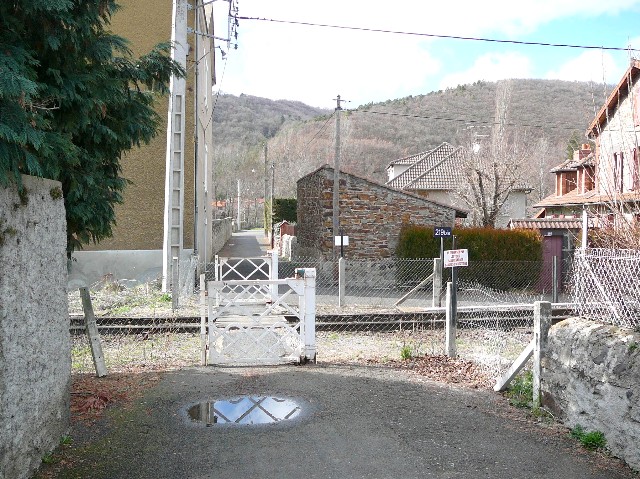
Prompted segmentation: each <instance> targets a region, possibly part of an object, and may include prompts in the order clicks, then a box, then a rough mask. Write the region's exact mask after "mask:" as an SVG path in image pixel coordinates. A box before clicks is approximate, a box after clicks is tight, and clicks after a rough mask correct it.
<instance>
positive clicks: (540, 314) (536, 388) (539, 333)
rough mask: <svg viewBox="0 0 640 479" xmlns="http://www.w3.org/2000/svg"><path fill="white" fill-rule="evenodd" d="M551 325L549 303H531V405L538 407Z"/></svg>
mask: <svg viewBox="0 0 640 479" xmlns="http://www.w3.org/2000/svg"><path fill="white" fill-rule="evenodd" d="M550 327H551V303H549V302H548V301H536V302H535V303H534V305H533V340H534V342H535V345H534V348H533V407H534V408H537V407H540V402H541V391H540V387H541V384H542V358H543V357H544V354H545V351H546V348H547V339H548V337H549V328H550Z"/></svg>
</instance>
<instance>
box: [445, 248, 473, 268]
mask: <svg viewBox="0 0 640 479" xmlns="http://www.w3.org/2000/svg"><path fill="white" fill-rule="evenodd" d="M458 266H469V250H468V249H448V250H446V251H445V252H444V267H445V268H457V267H458Z"/></svg>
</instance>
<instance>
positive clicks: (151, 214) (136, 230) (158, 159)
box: [85, 0, 194, 250]
mask: <svg viewBox="0 0 640 479" xmlns="http://www.w3.org/2000/svg"><path fill="white" fill-rule="evenodd" d="M119 3H120V5H121V6H122V9H121V10H120V11H119V12H118V13H116V14H115V15H114V17H113V19H112V30H113V31H114V32H115V33H116V34H118V35H121V36H123V37H125V38H127V39H128V40H129V41H130V43H131V48H132V50H133V52H134V55H136V56H139V55H140V54H143V53H146V52H148V51H149V50H151V48H153V46H154V45H156V44H158V43H161V42H168V41H169V40H170V38H171V10H172V1H171V0H162V1H158V0H156V1H152V0H120V1H119ZM190 41H191V39H190ZM189 60H190V58H189V57H187V62H189ZM187 67H189V64H188V65H187ZM187 92H188V95H190V97H189V99H188V101H187V105H186V122H187V125H186V136H185V138H186V141H185V171H184V174H185V192H184V198H185V201H184V204H185V210H184V222H185V224H184V247H185V248H192V247H193V204H194V200H193V197H194V196H193V195H194V189H193V175H194V161H193V158H194V151H193V118H194V113H193V78H192V76H191V77H190V78H188V81H187ZM167 105H168V97H167V96H164V97H160V98H159V101H158V106H157V111H158V112H159V114H160V117H161V118H162V125H161V128H160V132H159V134H158V136H157V137H156V138H155V139H154V140H152V142H151V143H150V144H149V145H145V146H142V147H141V148H134V149H133V150H131V151H130V152H129V153H128V154H127V155H125V156H124V157H123V159H122V169H123V175H124V177H125V178H127V179H129V180H131V181H132V182H133V184H131V185H129V186H128V187H127V189H126V190H125V193H124V203H123V204H122V205H118V206H117V207H116V222H117V224H116V226H114V228H113V233H114V234H113V237H112V238H110V239H107V240H104V241H102V242H101V243H100V244H98V245H90V246H87V247H85V249H87V250H109V249H116V250H154V249H162V238H163V218H164V183H165V161H166V157H165V151H166V141H167V139H166V128H167Z"/></svg>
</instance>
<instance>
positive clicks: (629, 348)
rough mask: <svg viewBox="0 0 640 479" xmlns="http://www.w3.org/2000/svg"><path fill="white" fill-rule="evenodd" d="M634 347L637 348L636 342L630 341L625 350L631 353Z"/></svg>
mask: <svg viewBox="0 0 640 479" xmlns="http://www.w3.org/2000/svg"><path fill="white" fill-rule="evenodd" d="M636 349H638V343H636V342H635V341H631V342H630V343H629V346H628V347H627V351H628V352H629V353H633V352H634V351H635V350H636Z"/></svg>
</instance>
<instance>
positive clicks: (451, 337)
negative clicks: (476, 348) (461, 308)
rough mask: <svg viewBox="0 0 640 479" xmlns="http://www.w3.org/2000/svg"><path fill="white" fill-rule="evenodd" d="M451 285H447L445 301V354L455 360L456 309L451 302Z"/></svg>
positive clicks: (449, 283)
mask: <svg viewBox="0 0 640 479" xmlns="http://www.w3.org/2000/svg"><path fill="white" fill-rule="evenodd" d="M453 295H454V292H453V283H452V282H451V281H449V282H448V283H447V300H446V325H447V332H446V354H447V356H449V357H450V358H455V357H456V354H457V351H456V308H455V301H453Z"/></svg>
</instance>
